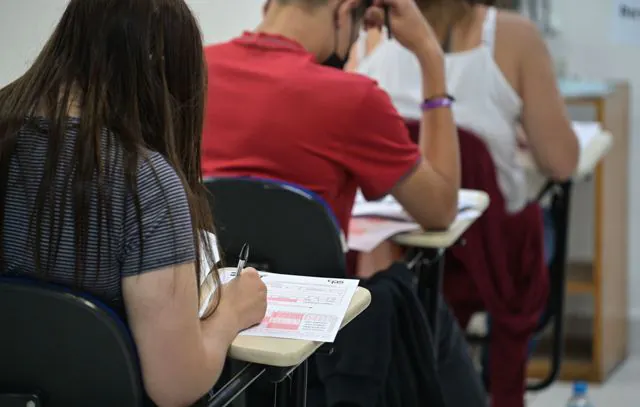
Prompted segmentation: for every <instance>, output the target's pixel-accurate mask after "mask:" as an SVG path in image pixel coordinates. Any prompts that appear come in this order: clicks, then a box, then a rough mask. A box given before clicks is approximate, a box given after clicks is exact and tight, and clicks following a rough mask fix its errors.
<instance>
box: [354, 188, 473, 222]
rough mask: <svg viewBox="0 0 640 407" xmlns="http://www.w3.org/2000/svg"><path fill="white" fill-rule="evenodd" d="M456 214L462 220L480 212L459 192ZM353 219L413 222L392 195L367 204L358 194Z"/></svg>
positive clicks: (466, 196)
mask: <svg viewBox="0 0 640 407" xmlns="http://www.w3.org/2000/svg"><path fill="white" fill-rule="evenodd" d="M458 212H460V215H461V216H463V218H469V217H472V218H475V217H477V216H479V215H480V212H479V211H477V210H474V201H473V199H472V198H470V196H469V195H467V194H465V193H463V192H461V193H460V195H459V196H458ZM351 216H353V217H378V218H384V219H395V220H402V221H406V222H414V220H413V218H412V217H411V216H410V215H409V214H408V213H407V212H406V211H405V210H404V208H403V207H402V205H400V203H398V201H396V199H395V198H394V197H393V196H392V195H387V196H386V197H384V199H381V200H379V201H374V202H367V201H366V200H365V199H364V196H363V195H362V194H361V193H360V192H358V194H357V195H356V202H355V205H353V210H352V211H351Z"/></svg>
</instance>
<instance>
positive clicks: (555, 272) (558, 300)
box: [527, 182, 572, 391]
mask: <svg viewBox="0 0 640 407" xmlns="http://www.w3.org/2000/svg"><path fill="white" fill-rule="evenodd" d="M571 187H572V184H571V182H567V183H565V184H563V185H562V191H561V195H560V196H558V197H556V202H554V205H553V207H552V211H553V220H554V224H555V229H556V247H555V254H554V256H553V262H552V265H551V281H552V287H551V295H552V296H553V298H552V299H551V302H550V303H551V309H549V310H547V312H549V313H551V316H552V318H553V343H552V351H551V369H550V370H549V374H548V375H547V377H545V378H544V379H543V380H541V381H539V382H537V383H534V384H529V385H527V390H529V391H540V390H544V389H546V388H547V387H549V386H550V385H551V384H553V382H555V381H556V379H557V378H558V375H559V374H560V369H561V367H562V357H563V353H564V307H565V292H566V285H567V277H566V271H567V236H568V232H569V206H570V203H571V189H572V188H571Z"/></svg>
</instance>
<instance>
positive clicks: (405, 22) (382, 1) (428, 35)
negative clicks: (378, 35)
mask: <svg viewBox="0 0 640 407" xmlns="http://www.w3.org/2000/svg"><path fill="white" fill-rule="evenodd" d="M371 1H372V3H371V4H372V7H369V9H367V12H366V15H365V19H366V21H367V24H371V25H376V26H378V27H381V26H382V25H383V24H384V25H386V26H387V29H388V31H389V33H390V34H391V33H392V34H393V36H394V37H395V38H396V39H397V40H398V42H400V44H402V45H403V46H404V47H405V48H407V49H409V50H410V51H412V52H413V53H414V54H416V56H419V57H420V56H422V54H423V53H425V52H429V51H430V50H431V49H432V48H433V49H439V48H440V45H439V42H438V39H437V36H436V35H435V32H434V31H433V29H432V28H431V26H430V25H429V22H428V21H427V20H426V18H425V17H424V16H423V15H422V12H421V11H420V9H419V8H418V6H417V4H416V2H415V0H371ZM440 52H441V50H440Z"/></svg>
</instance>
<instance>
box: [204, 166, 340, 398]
mask: <svg viewBox="0 0 640 407" xmlns="http://www.w3.org/2000/svg"><path fill="white" fill-rule="evenodd" d="M205 185H206V186H207V189H208V190H209V192H210V194H209V195H210V198H209V199H210V204H211V207H212V212H213V215H214V220H215V224H216V236H217V238H218V244H219V246H220V248H221V251H222V253H224V256H226V259H223V260H225V261H226V263H227V264H235V262H236V261H237V259H238V256H239V254H240V251H241V250H242V246H243V245H244V244H245V243H248V244H249V245H250V247H251V250H250V256H249V261H248V262H247V265H251V266H253V267H256V268H258V269H260V270H264V271H269V272H272V273H280V274H292V275H305V276H313V277H326V278H344V277H346V260H345V251H346V242H345V240H344V238H343V234H342V232H341V229H340V227H339V226H338V223H337V221H336V219H335V217H334V215H333V212H332V211H331V209H330V208H329V207H328V205H327V204H326V203H325V202H324V201H323V200H322V199H321V198H320V197H319V196H317V195H315V194H313V193H312V192H309V191H307V190H304V189H302V188H300V187H298V186H296V185H292V184H288V183H284V182H278V181H273V180H265V179H260V178H215V179H210V180H207V181H206V182H205ZM319 352H320V353H327V352H331V348H330V347H325V348H321V349H320V351H319ZM307 371H308V361H305V362H303V363H302V364H301V365H300V366H299V367H296V366H292V367H291V369H269V372H267V376H269V377H270V381H272V382H276V383H277V387H276V399H275V400H276V405H278V406H289V405H295V406H304V405H306V397H307V391H306V384H307ZM292 373H293V380H292V381H291V382H288V381H287V378H288V377H289V376H290V375H291V374H292Z"/></svg>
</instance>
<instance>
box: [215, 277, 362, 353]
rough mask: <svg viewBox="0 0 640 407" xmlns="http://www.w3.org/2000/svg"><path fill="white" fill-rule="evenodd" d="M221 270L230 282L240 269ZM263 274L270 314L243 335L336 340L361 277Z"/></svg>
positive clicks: (226, 280)
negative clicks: (329, 277) (330, 277)
mask: <svg viewBox="0 0 640 407" xmlns="http://www.w3.org/2000/svg"><path fill="white" fill-rule="evenodd" d="M219 274H220V280H221V281H222V284H226V283H228V282H229V281H231V280H232V279H233V278H235V276H236V269H234V268H225V269H221V270H220V271H219ZM260 277H261V278H262V281H264V283H265V284H266V286H267V312H266V315H265V317H264V319H263V320H262V322H261V323H260V324H259V325H257V326H255V327H253V328H249V329H247V330H245V331H242V332H241V333H240V335H244V336H259V337H267V338H286V339H304V340H310V341H317V342H333V341H334V340H335V338H336V335H337V334H338V331H339V330H340V325H342V320H343V319H344V316H345V314H346V313H347V310H348V308H349V304H350V303H351V299H352V298H353V295H354V294H355V292H356V289H357V288H358V280H347V279H328V278H319V277H303V276H291V275H284V274H273V273H266V272H260ZM204 294H205V293H204V292H203V295H204ZM207 294H208V293H207Z"/></svg>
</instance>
